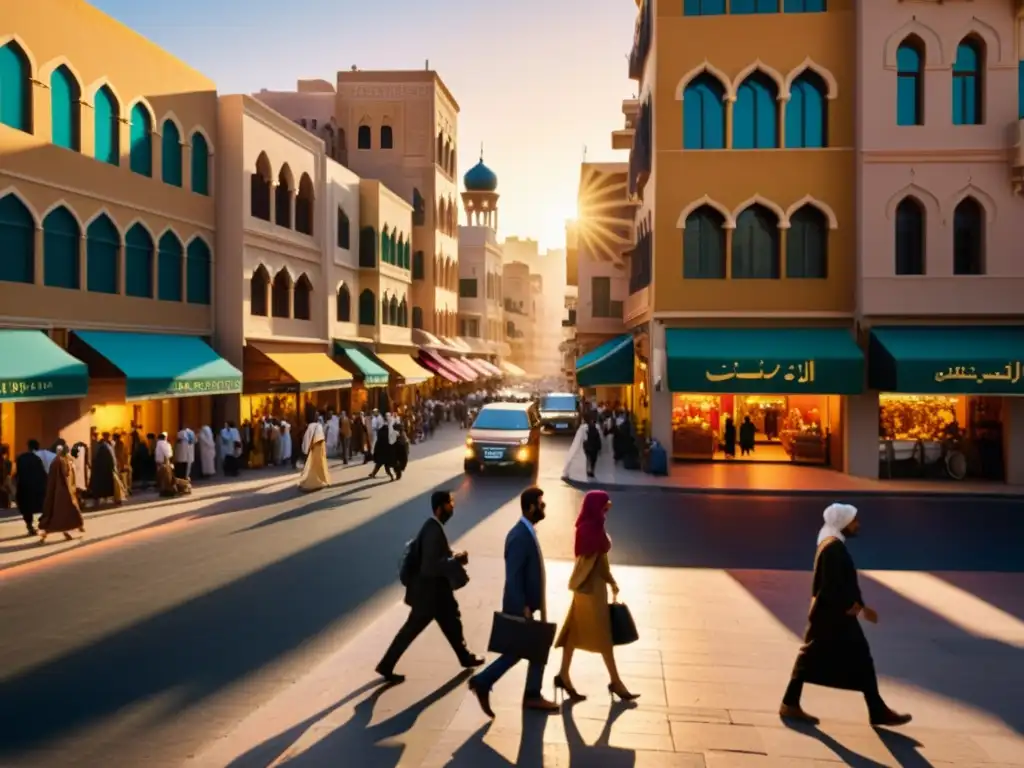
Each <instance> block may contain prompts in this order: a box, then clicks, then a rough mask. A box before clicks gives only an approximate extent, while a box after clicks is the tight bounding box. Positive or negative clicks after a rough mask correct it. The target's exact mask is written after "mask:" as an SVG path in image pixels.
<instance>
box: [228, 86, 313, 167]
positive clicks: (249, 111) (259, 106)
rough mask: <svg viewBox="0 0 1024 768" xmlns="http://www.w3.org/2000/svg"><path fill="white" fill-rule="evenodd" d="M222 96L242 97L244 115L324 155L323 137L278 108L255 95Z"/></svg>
mask: <svg viewBox="0 0 1024 768" xmlns="http://www.w3.org/2000/svg"><path fill="white" fill-rule="evenodd" d="M221 98H222V99H240V100H241V104H242V114H243V116H245V117H251V118H252V119H253V120H255V121H256V122H258V123H260V124H262V125H264V126H266V127H267V128H269V129H270V130H272V131H274V132H275V133H279V134H281V135H282V136H286V137H287V138H288V139H290V140H291V141H293V142H295V143H296V144H299V145H301V146H303V147H305V148H306V149H308V150H309V151H310V152H314V153H316V154H318V155H323V154H324V153H325V145H324V142H323V139H321V138H319V137H318V136H316V135H314V134H312V133H310V132H309V131H308V130H306V129H305V128H303V127H302V126H301V125H299V124H298V123H295V122H293V121H291V120H289V119H288V118H287V117H285V116H284V115H282V114H281V113H280V112H278V111H277V110H274V109H271V108H270V107H268V106H267V105H266V104H264V103H263V102H262V101H260V100H259V99H258V98H256V97H255V96H250V95H248V94H245V93H241V94H232V95H230V96H222V97H221Z"/></svg>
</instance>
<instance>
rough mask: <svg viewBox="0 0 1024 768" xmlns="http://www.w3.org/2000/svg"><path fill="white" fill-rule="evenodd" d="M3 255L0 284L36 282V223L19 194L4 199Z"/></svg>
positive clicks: (0, 203)
mask: <svg viewBox="0 0 1024 768" xmlns="http://www.w3.org/2000/svg"><path fill="white" fill-rule="evenodd" d="M0 94H2V92H0ZM0 98H2V95H0ZM0 253H2V254H3V258H0V282H4V283H28V284H32V283H34V282H35V278H36V222H35V219H34V218H32V212H31V211H30V210H29V209H28V207H27V206H26V205H25V204H24V203H23V202H21V199H20V198H18V196H17V195H13V194H7V195H4V196H3V197H0Z"/></svg>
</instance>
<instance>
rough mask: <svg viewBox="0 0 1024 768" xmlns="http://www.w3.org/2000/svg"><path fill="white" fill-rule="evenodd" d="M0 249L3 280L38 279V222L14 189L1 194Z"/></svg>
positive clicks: (33, 280) (25, 280) (0, 275)
mask: <svg viewBox="0 0 1024 768" xmlns="http://www.w3.org/2000/svg"><path fill="white" fill-rule="evenodd" d="M0 253H2V254H3V258H0V282H4V283H28V284H32V283H34V282H35V274H36V222H35V219H34V218H33V217H32V212H31V211H30V210H29V209H28V207H27V206H26V205H25V204H24V203H23V202H21V199H20V198H19V197H18V196H17V195H15V194H13V193H8V194H6V195H4V196H3V197H0Z"/></svg>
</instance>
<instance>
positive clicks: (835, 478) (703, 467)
mask: <svg viewBox="0 0 1024 768" xmlns="http://www.w3.org/2000/svg"><path fill="white" fill-rule="evenodd" d="M596 474H597V477H596V478H595V479H594V480H589V479H588V478H587V470H586V459H585V458H584V456H583V453H582V451H581V452H580V453H579V454H578V455H577V456H576V457H575V458H574V459H573V461H572V462H571V463H570V465H569V471H568V472H565V471H564V470H563V477H566V478H567V479H568V480H569V481H571V482H572V484H574V485H577V486H581V487H582V486H585V485H590V484H595V485H597V486H598V487H600V488H604V489H608V490H626V489H629V488H636V487H638V486H642V487H644V488H658V489H663V490H666V491H677V492H681V493H715V494H730V495H733V494H737V495H774V496H779V495H784V496H792V495H801V494H807V495H815V496H817V495H821V494H828V493H835V494H841V495H843V496H871V495H885V496H894V495H901V494H907V495H912V496H936V497H952V496H992V497H997V498H1006V497H1021V498H1024V486H1020V485H1007V484H1006V483H994V482H976V481H968V480H965V481H960V482H957V481H953V480H916V479H899V480H871V479H868V478H865V477H853V476H852V475H847V474H844V473H842V472H836V471H834V470H831V469H827V468H824V467H814V466H807V465H801V464H771V463H768V462H762V463H755V462H739V461H737V462H723V461H720V462H688V463H684V462H676V463H673V464H671V465H670V467H669V475H668V476H667V477H654V476H653V475H648V474H644V473H643V472H639V471H631V470H627V469H623V467H622V466H621V465H619V464H615V463H614V462H613V461H612V460H611V455H610V454H609V453H608V451H602V452H601V457H600V458H599V459H598V462H597V473H596Z"/></svg>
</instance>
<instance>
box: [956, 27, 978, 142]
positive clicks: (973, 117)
mask: <svg viewBox="0 0 1024 768" xmlns="http://www.w3.org/2000/svg"><path fill="white" fill-rule="evenodd" d="M982 60H983V56H982V47H981V45H980V44H979V43H977V42H976V41H975V40H972V39H967V40H964V41H962V42H961V43H960V45H958V46H957V49H956V61H955V62H953V125H981V124H982V123H983V122H984V119H983V114H984V111H983V108H982V101H983V98H984V94H983V91H982V85H983V83H982V71H981V68H982Z"/></svg>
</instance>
